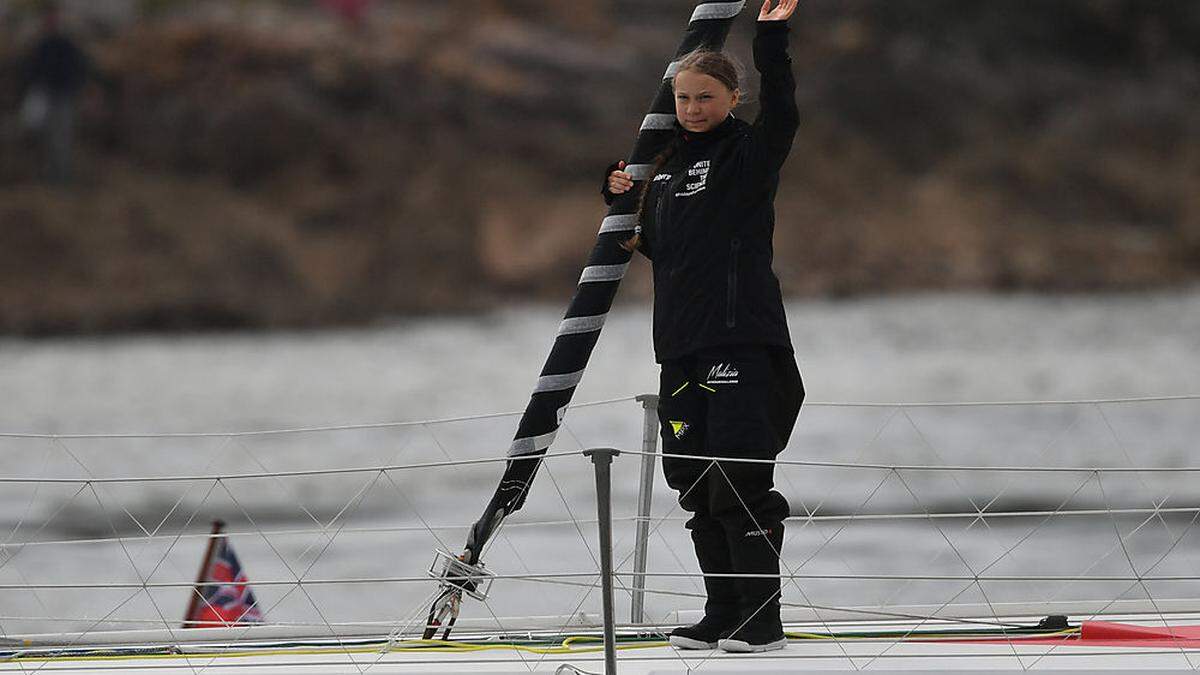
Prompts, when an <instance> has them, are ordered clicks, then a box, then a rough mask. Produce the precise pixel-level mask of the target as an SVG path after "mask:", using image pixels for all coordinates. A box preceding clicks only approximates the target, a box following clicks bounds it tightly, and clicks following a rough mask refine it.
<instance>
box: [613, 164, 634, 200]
mask: <svg viewBox="0 0 1200 675" xmlns="http://www.w3.org/2000/svg"><path fill="white" fill-rule="evenodd" d="M624 168H625V162H617V170H616V171H614V172H612V173H610V174H608V191H609V192H611V193H613V194H614V195H619V194H624V193H626V192H629V191H630V190H632V189H633V176H631V175H629V174H627V173H625V172H624V171H622V169H624Z"/></svg>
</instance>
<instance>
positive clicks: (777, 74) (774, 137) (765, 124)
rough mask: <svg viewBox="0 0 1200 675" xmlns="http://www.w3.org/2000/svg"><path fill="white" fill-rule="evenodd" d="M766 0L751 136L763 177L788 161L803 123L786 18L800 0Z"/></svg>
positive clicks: (758, 38) (755, 163) (756, 45)
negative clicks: (775, 2)
mask: <svg viewBox="0 0 1200 675" xmlns="http://www.w3.org/2000/svg"><path fill="white" fill-rule="evenodd" d="M778 2H779V4H778V6H776V7H774V8H772V7H771V5H772V0H766V2H765V3H764V4H763V8H762V11H761V12H760V13H759V15H758V32H757V34H756V35H755V37H754V67H755V68H757V69H758V72H759V73H760V74H761V75H762V88H761V92H760V94H759V96H760V109H759V113H758V119H756V120H755V121H754V128H753V131H752V135H751V150H750V160H751V162H752V166H751V167H750V168H751V169H752V171H754V173H756V174H758V175H759V176H760V177H763V176H768V175H770V174H773V173H776V172H778V171H779V169H780V168H781V167H782V166H783V163H784V162H785V161H786V160H787V157H788V153H789V152H791V149H792V139H793V138H794V137H795V135H796V129H797V128H798V127H799V126H800V110H799V109H798V108H797V107H796V78H795V77H794V76H793V75H792V59H791V57H790V56H789V55H788V32H789V28H788V23H787V20H788V18H789V17H791V15H792V13H793V12H795V11H796V5H797V3H798V2H799V0H778Z"/></svg>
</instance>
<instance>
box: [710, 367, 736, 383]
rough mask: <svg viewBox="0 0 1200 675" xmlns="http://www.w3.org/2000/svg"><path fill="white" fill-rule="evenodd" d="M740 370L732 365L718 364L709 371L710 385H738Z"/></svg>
mask: <svg viewBox="0 0 1200 675" xmlns="http://www.w3.org/2000/svg"><path fill="white" fill-rule="evenodd" d="M738 375H739V373H738V369H737V366H735V365H733V364H732V363H718V364H717V365H715V366H713V367H712V370H710V371H708V384H737V383H738Z"/></svg>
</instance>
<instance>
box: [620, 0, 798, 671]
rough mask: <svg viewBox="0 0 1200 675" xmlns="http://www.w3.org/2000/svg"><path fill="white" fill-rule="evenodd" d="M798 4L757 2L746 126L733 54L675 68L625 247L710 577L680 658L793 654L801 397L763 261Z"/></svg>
mask: <svg viewBox="0 0 1200 675" xmlns="http://www.w3.org/2000/svg"><path fill="white" fill-rule="evenodd" d="M797 2H798V0H766V2H764V4H763V6H762V10H761V12H760V13H759V17H758V24H757V35H756V37H755V39H754V64H755V66H756V68H757V69H758V71H759V73H760V74H761V76H762V90H761V111H760V113H759V115H758V118H757V119H756V120H755V122H754V123H753V124H750V123H747V122H744V121H742V120H740V119H737V118H736V117H734V116H733V112H732V111H733V109H734V108H735V107H736V106H737V104H738V102H739V101H740V99H741V90H740V88H739V82H738V74H737V69H736V67H735V66H734V64H733V63H732V62H731V61H730V60H729V58H728V57H726V56H725V55H724V54H722V53H720V52H717V51H697V52H692V53H691V54H689V55H687V56H685V57H684V58H683V59H682V60H681V61H680V63H679V67H678V70H677V73H676V75H675V77H674V79H673V80H672V87H673V91H674V98H675V116H676V122H675V134H674V137H673V138H672V140H671V141H670V143H669V144H668V145H667V147H666V149H665V150H664V151H663V152H662V153H661V154H660V155H659V156H658V157H657V158H656V160H655V163H654V166H653V169H652V170H651V171H649V172H647V173H646V174H645V175H646V176H647V179H646V182H645V183H644V185H643V186H642V192H641V194H640V199H641V201H640V204H639V208H638V227H637V229H636V230H635V234H634V237H633V238H632V239H630V240H629V241H627V242H625V247H626V248H627V249H628V250H631V251H632V250H637V251H640V252H641V253H642V254H643V255H645V256H646V258H648V259H649V260H650V262H651V266H652V267H653V276H654V320H653V326H654V328H653V333H654V351H655V357H656V360H657V361H658V362H659V363H660V364H661V366H662V371H661V376H660V377H661V379H660V385H659V386H660V391H659V398H660V403H659V409H658V412H659V421H660V427H661V432H662V439H663V448H664V452H665V453H666V454H668V455H675V456H674V457H664V458H663V471H664V473H665V474H666V478H667V483H668V484H669V485H670V486H671V487H672V488H673V489H675V490H676V491H678V492H679V493H680V497H679V503H680V506H682V507H683V508H684V509H685V510H687V511H689V512H691V513H692V517H691V519H690V520H688V523H687V528H688V530H690V532H691V537H692V542H693V544H694V546H695V550H696V558H697V559H698V562H699V563H700V569H701V571H703V572H704V575H705V576H704V587H705V592H706V594H707V600H706V602H705V605H704V618H703V620H701V621H700V622H699V623H697V624H695V625H691V626H684V627H681V628H677V629H675V630H674V631H672V632H671V635H670V642H671V644H672V645H674V646H675V647H676V648H679V649H713V648H716V647H720V648H721V649H723V650H725V651H729V652H761V651H768V650H772V649H780V648H782V647H784V646H785V645H786V644H787V639H786V638H785V636H784V633H783V625H782V623H781V621H780V615H779V610H780V602H779V597H780V577H779V555H780V549H781V547H782V546H783V522H784V519H786V518H787V517H788V515H789V506H788V503H787V500H786V499H784V497H783V495H781V494H779V493H778V492H777V491H775V490H774V485H775V483H774V469H775V466H774V464H773V463H772V460H774V459H775V458H776V456H778V454H779V453H780V452H781V451H782V450H783V448H784V447H785V446H786V445H787V442H788V439H789V438H790V436H791V433H792V428H793V426H794V425H795V422H796V417H797V415H798V414H799V412H800V406H801V404H802V402H803V400H804V386H803V383H802V381H801V378H800V371H799V369H798V368H797V366H796V360H795V355H794V353H793V350H792V344H791V337H790V335H789V333H788V327H787V319H786V317H785V316H784V309H783V298H782V295H781V292H780V288H779V281H778V279H777V278H776V276H775V273H774V272H773V271H772V269H771V262H772V258H773V244H772V239H773V237H774V228H775V212H774V201H775V193H776V191H777V189H778V187H779V172H780V169H781V168H782V167H783V164H784V162H785V160H786V159H787V157H788V154H789V152H790V150H791V147H792V140H793V138H794V136H795V134H796V130H797V128H798V127H799V111H798V110H797V107H796V102H795V88H796V83H795V79H794V77H793V75H792V70H791V58H790V57H789V56H788V30H789V28H788V23H787V22H788V19H789V18H790V17H791V16H792V14H793V12H794V11H795V9H796V5H797ZM625 168H626V167H625V163H624V162H618V163H617V164H615V165H613V166H610V167H609V169H608V171H606V180H605V184H604V186H603V192H604V194H605V199H606V200H607V201H609V202H610V203H611V201H612V198H613V195H616V194H621V193H625V192H628V191H629V190H631V189H633V186H634V180H633V175H632V174H630V173H627V172H626V171H624V169H625ZM679 456H687V457H686V458H685V457H679ZM690 457H696V458H697V459H690ZM713 457H719V458H736V459H748V460H756V461H751V462H744V461H718V462H713V461H711V460H710V459H709V458H713ZM724 575H736V576H733V577H730V576H724Z"/></svg>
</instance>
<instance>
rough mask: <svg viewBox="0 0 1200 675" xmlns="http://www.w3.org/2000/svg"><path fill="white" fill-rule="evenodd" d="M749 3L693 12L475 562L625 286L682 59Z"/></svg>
mask: <svg viewBox="0 0 1200 675" xmlns="http://www.w3.org/2000/svg"><path fill="white" fill-rule="evenodd" d="M745 4H746V3H745V2H744V1H741V2H702V3H699V4H697V5H696V7H695V10H694V11H693V12H692V16H691V19H690V20H689V21H688V27H687V32H686V33H685V34H684V37H683V41H682V43H681V44H680V46H679V49H678V50H677V51H676V54H675V59H674V60H673V61H672V62H671V64H670V65H669V66H668V67H667V70H666V73H665V74H664V75H663V81H662V86H660V87H659V89H658V94H657V95H656V96H655V97H654V102H653V104H652V105H651V107H650V111H649V113H648V114H647V115H646V117H645V119H644V120H643V121H642V126H641V130H640V131H639V132H638V136H637V141H636V142H635V143H634V146H633V153H632V154H631V155H630V157H629V159H628V160H627V164H628V165H627V166H626V168H625V171H626V172H628V173H629V174H631V175H632V176H633V178H634V181H635V186H634V188H633V189H632V190H630V191H628V192H626V193H624V194H622V195H619V196H618V197H617V198H616V199H615V200H614V201H613V203H612V206H611V208H610V209H609V212H608V216H607V217H606V218H605V219H604V221H603V222H602V223H601V225H600V233H599V235H598V236H597V237H596V245H595V247H594V248H592V253H591V255H590V256H589V257H588V261H587V266H586V267H584V269H583V274H582V275H581V276H580V278H579V288H578V289H577V290H576V291H575V296H574V297H573V298H571V304H570V305H569V306H568V307H567V312H566V315H565V316H564V317H563V320H562V323H561V324H560V325H559V327H558V336H557V337H556V338H555V340H554V347H553V348H552V349H551V350H550V356H549V357H547V359H546V364H545V365H544V366H543V367H542V373H541V375H540V376H539V377H538V381H537V386H536V387H535V388H534V390H533V395H532V396H530V398H529V405H528V406H526V408H525V413H524V415H522V416H521V422H520V424H519V425H518V426H517V433H516V436H515V438H514V439H513V442H512V446H511V448H510V449H509V452H508V456H509V460H508V462H507V463H506V465H505V471H504V476H503V477H502V478H501V479H500V485H499V486H498V487H497V488H496V493H495V494H494V495H493V496H492V499H491V501H490V502H489V503H488V505H487V509H486V510H485V511H484V512H483V516H482V517H481V518H480V519H479V520H478V521H477V522H476V523H475V525H474V526H473V527H472V528H471V532H470V534H469V535H468V539H467V545H466V550H465V552H464V555H463V556H462V560H463V561H464V562H466V563H468V564H471V565H474V564H477V563H478V562H479V557H480V555H481V553H482V549H483V547H484V545H485V544H486V543H487V541H488V539H490V538H491V535H492V534H493V533H494V532H495V530H496V528H497V527H498V526H499V524H500V522H501V521H502V520H503V519H504V518H505V517H507V516H508V515H510V514H512V513H513V512H515V511H517V510H518V509H520V508H521V506H522V505H523V504H524V503H525V496H526V494H527V493H528V491H529V486H530V484H531V483H532V482H533V479H534V476H536V475H537V470H538V467H539V466H540V465H541V462H542V458H543V456H544V455H545V454H546V450H547V449H548V448H549V447H550V444H551V443H553V442H554V437H555V435H556V434H557V433H558V428H559V425H560V424H562V420H563V416H564V415H565V414H566V411H567V406H568V405H569V404H570V402H571V397H572V396H573V395H574V394H575V388H576V387H577V386H578V385H579V381H580V380H581V379H582V378H583V372H584V369H586V368H587V364H588V359H589V358H590V357H591V355H592V348H593V347H595V346H596V341H597V340H598V339H599V337H600V330H601V329H602V328H603V327H604V320H605V318H606V317H607V316H608V311H609V308H610V307H612V302H613V298H614V297H616V294H617V288H618V287H619V286H620V284H621V279H622V278H623V277H624V276H625V271H626V269H628V267H629V261H630V258H631V254H630V253H629V252H628V251H626V250H625V249H624V248H622V247H621V242H623V241H626V240H628V239H630V238H631V237H632V236H633V234H634V228H635V227H636V225H637V222H636V220H637V206H638V197H637V196H638V194H640V191H641V183H643V182H644V181H645V180H646V179H647V178H649V177H650V176H649V173H650V171H651V170H652V169H653V166H654V158H655V156H656V155H657V154H658V153H659V152H661V151H662V150H663V148H664V147H666V144H667V143H668V142H669V141H670V138H671V134H672V133H673V131H672V130H673V127H674V124H675V100H674V94H673V92H672V90H671V80H672V79H673V78H674V75H675V71H676V67H677V64H678V61H679V59H680V58H682V57H683V56H684V55H686V54H688V53H689V52H691V51H693V50H696V49H699V48H709V49H721V48H722V47H723V46H724V44H725V38H726V37H727V36H728V35H729V28H730V26H731V25H732V23H733V20H734V19H735V18H736V17H737V16H738V14H739V13H740V12H741V11H742V8H743V7H744V6H745Z"/></svg>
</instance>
